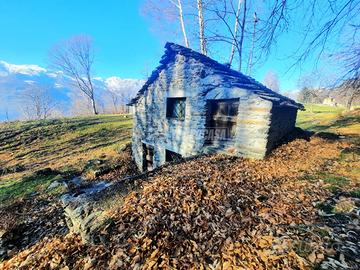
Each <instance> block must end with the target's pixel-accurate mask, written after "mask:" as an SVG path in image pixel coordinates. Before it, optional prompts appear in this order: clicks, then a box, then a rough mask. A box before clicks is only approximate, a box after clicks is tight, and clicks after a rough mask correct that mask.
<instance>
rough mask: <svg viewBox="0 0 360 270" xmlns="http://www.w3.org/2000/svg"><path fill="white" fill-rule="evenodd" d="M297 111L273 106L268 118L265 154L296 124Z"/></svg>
mask: <svg viewBox="0 0 360 270" xmlns="http://www.w3.org/2000/svg"><path fill="white" fill-rule="evenodd" d="M296 116H297V109H296V108H293V107H288V106H282V107H279V106H275V105H274V106H273V108H272V109H271V116H270V128H269V133H268V139H267V140H268V143H267V147H266V148H267V153H269V152H270V151H271V150H272V149H273V148H274V147H275V146H276V145H277V144H278V143H279V142H280V141H281V140H282V139H283V138H284V136H285V135H287V134H288V133H290V132H291V131H292V130H293V129H294V127H295V122H296Z"/></svg>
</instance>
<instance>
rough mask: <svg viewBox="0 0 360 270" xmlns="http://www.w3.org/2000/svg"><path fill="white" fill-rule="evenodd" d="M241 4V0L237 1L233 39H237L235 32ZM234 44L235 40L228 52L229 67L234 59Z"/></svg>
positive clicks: (237, 26)
mask: <svg viewBox="0 0 360 270" xmlns="http://www.w3.org/2000/svg"><path fill="white" fill-rule="evenodd" d="M241 2H242V0H239V1H238V6H237V10H236V15H235V16H236V18H235V26H234V37H235V38H236V37H237V32H238V28H239V16H240V9H241ZM235 44H236V40H234V41H233V43H232V45H231V52H230V60H229V64H230V66H231V63H232V61H233V59H234V54H235Z"/></svg>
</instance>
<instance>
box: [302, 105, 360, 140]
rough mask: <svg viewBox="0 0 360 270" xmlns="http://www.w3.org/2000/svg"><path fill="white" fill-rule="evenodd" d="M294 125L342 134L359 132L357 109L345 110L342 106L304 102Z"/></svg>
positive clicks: (359, 122)
mask: <svg viewBox="0 0 360 270" xmlns="http://www.w3.org/2000/svg"><path fill="white" fill-rule="evenodd" d="M296 125H297V126H298V127H300V128H302V129H307V130H311V131H316V132H320V131H322V132H335V133H343V134H359V133H360V113H359V110H358V109H357V110H354V111H350V112H347V111H346V110H345V108H344V107H333V106H327V105H318V104H305V111H299V112H298V117H297V121H296Z"/></svg>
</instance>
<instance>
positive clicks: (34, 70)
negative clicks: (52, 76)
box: [0, 61, 46, 76]
mask: <svg viewBox="0 0 360 270" xmlns="http://www.w3.org/2000/svg"><path fill="white" fill-rule="evenodd" d="M0 65H2V66H3V67H4V68H5V69H6V70H7V71H8V72H9V73H20V74H24V75H32V76H33V75H38V74H40V73H42V72H44V73H45V72H46V69H45V68H42V67H40V66H38V65H14V64H9V63H7V62H5V61H0Z"/></svg>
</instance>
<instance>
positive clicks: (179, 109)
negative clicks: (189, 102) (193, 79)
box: [166, 98, 186, 120]
mask: <svg viewBox="0 0 360 270" xmlns="http://www.w3.org/2000/svg"><path fill="white" fill-rule="evenodd" d="M185 102H186V98H168V99H167V104H166V117H167V118H176V119H181V120H183V119H185V104H186V103H185Z"/></svg>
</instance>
